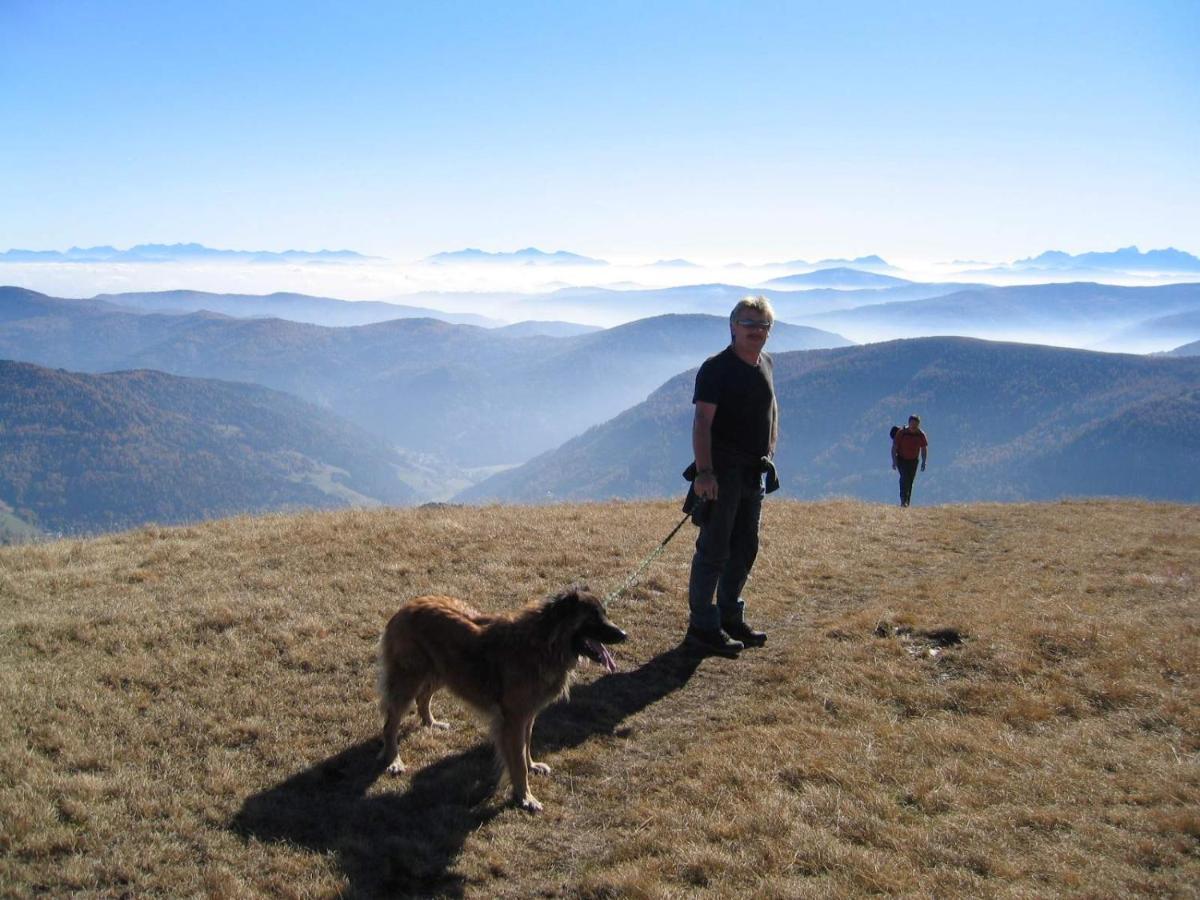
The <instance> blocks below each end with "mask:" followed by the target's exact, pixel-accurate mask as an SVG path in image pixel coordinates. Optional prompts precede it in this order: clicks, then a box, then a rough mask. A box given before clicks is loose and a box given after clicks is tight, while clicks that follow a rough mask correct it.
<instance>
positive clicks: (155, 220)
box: [0, 0, 1200, 260]
mask: <svg viewBox="0 0 1200 900" xmlns="http://www.w3.org/2000/svg"><path fill="white" fill-rule="evenodd" d="M343 7H344V8H343ZM835 7H837V8H835ZM1198 46H1200V3H1197V2H1193V0H1187V2H1152V0H1151V2H1146V0H1142V2H1126V3H1105V2H1062V3H1055V2H1040V3H1025V2H1007V3H1003V4H997V3H979V4H972V3H962V2H958V3H941V2H934V3H919V4H899V3H895V2H889V3H851V4H843V5H835V4H826V3H821V4H817V3H813V4H802V3H767V2H739V3H654V2H638V3H632V2H630V3H626V2H606V3H596V4H583V3H561V2H557V3H519V2H514V3H511V4H495V3H486V4H485V3H465V2H464V3H454V2H445V3H398V2H386V3H384V2H378V3H377V2H357V3H347V4H340V5H339V4H331V3H306V2H301V0H291V2H286V3H284V2H240V3H232V2H220V0H204V2H121V3H115V4H109V3H101V2H84V0H77V2H60V0H0V123H3V126H2V129H0V250H3V249H7V248H10V247H24V248H36V249H43V248H52V249H65V248H66V247H68V246H71V245H82V246H86V245H91V244H113V245H116V246H121V247H124V246H129V245H131V244H135V243H141V242H175V241H199V242H202V243H205V244H208V245H210V246H217V247H230V248H241V249H251V248H253V249H273V250H281V249H285V248H289V247H299V248H307V249H315V248H318V247H327V248H341V247H349V248H353V249H356V250H360V251H363V252H366V253H373V254H379V255H384V256H389V257H393V258H396V259H407V258H416V257H420V256H424V255H427V254H429V253H432V252H435V251H437V250H445V249H455V248H459V247H464V246H477V247H484V248H486V249H516V248H518V247H523V246H527V245H531V244H532V245H536V246H539V247H542V248H544V249H558V248H566V249H571V250H575V251H577V252H582V253H588V254H592V255H598V256H606V257H620V256H623V255H624V256H629V257H642V256H644V257H647V258H658V257H674V256H687V257H690V258H699V259H717V260H729V259H740V258H747V259H770V258H783V259H788V258H795V257H797V256H804V257H809V258H817V257H820V256H831V255H858V254H860V253H868V252H878V253H883V254H884V255H889V254H891V255H893V256H901V257H914V258H924V259H931V260H933V259H951V258H955V257H964V256H970V257H973V258H982V259H989V260H997V259H1011V258H1015V257H1019V256H1026V255H1030V254H1034V253H1037V252H1040V251H1041V250H1044V249H1049V248H1056V249H1064V250H1069V251H1073V252H1078V251H1083V250H1091V249H1113V248H1115V247H1117V246H1121V245H1126V244H1130V243H1137V244H1139V245H1140V246H1142V248H1143V249H1148V248H1150V247H1161V246H1166V245H1168V244H1170V245H1174V246H1177V247H1180V248H1182V249H1186V250H1190V251H1192V252H1200V213H1198V212H1197V210H1200V149H1198V148H1200V53H1198V52H1197V51H1196V48H1197V47H1198Z"/></svg>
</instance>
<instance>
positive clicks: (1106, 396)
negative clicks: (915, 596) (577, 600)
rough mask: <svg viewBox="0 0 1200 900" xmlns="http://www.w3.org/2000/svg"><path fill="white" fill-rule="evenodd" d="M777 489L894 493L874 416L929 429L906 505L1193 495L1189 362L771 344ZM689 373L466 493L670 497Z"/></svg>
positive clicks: (1197, 455) (1196, 424)
mask: <svg viewBox="0 0 1200 900" xmlns="http://www.w3.org/2000/svg"><path fill="white" fill-rule="evenodd" d="M775 363H776V365H775V384H776V390H777V392H778V395H779V401H780V406H781V422H782V428H781V436H780V442H779V451H778V459H777V461H778V463H779V468H780V475H781V478H782V480H783V486H784V489H785V492H786V493H785V495H790V496H793V497H803V498H815V497H828V496H853V497H860V498H863V499H869V500H882V501H886V502H892V501H893V500H894V499H896V497H897V490H896V478H895V474H894V473H893V472H892V471H891V469H890V460H889V448H890V441H889V440H888V427H889V426H890V425H891V424H893V423H900V424H902V423H903V421H904V420H905V419H906V418H907V417H908V415H909V414H910V413H917V414H919V415H921V416H922V418H923V420H924V425H925V428H926V430H927V431H928V433H929V437H930V442H931V447H930V466H929V470H928V471H927V472H926V473H925V474H924V475H922V476H920V477H919V478H918V482H917V488H916V494H915V496H916V498H917V502H947V501H954V502H957V501H969V500H1019V499H1041V498H1054V497H1062V496H1084V495H1089V496H1090V495H1117V496H1140V497H1153V498H1160V499H1173V500H1184V501H1194V500H1198V499H1200V470H1198V469H1197V466H1196V465H1195V460H1196V459H1200V358H1166V357H1154V358H1150V357H1141V356H1128V355H1120V354H1109V353H1093V352H1089V351H1085V350H1065V349H1060V348H1054V347H1041V346H1035V345H1028V344H1008V343H995V342H989V341H979V340H971V339H967V338H921V339H916V340H908V341H892V342H888V343H882V344H869V345H866V346H863V347H850V348H842V349H835V350H815V351H808V352H803V353H780V354H778V355H776V357H775ZM694 379H695V372H694V371H692V372H687V373H684V374H682V375H680V376H678V377H676V378H674V379H672V380H671V381H669V382H667V383H666V384H665V385H663V387H662V388H661V389H659V390H658V391H656V392H655V393H654V394H653V395H652V396H651V397H650V398H649V399H648V400H647V401H646V402H645V403H642V404H640V405H639V406H637V407H634V408H633V409H630V410H628V411H626V412H624V413H622V414H621V415H619V416H617V417H616V418H614V419H612V420H611V421H609V422H606V423H605V424H604V425H602V426H599V427H597V428H593V429H590V430H589V431H588V432H586V433H585V434H582V435H580V436H579V437H578V438H575V439H574V440H572V441H569V442H567V443H566V444H564V445H563V446H562V447H560V448H559V449H557V450H555V451H553V452H551V453H547V454H544V455H542V456H541V457H539V458H537V459H534V460H532V461H531V462H530V463H528V464H527V465H525V466H522V467H520V468H517V469H513V470H511V471H508V472H505V473H502V474H499V475H496V476H493V477H492V478H491V479H489V480H487V481H484V482H482V483H480V484H479V485H476V486H475V487H473V488H470V489H468V490H466V491H464V492H463V493H462V495H461V499H464V500H472V501H478V500H489V499H495V500H520V501H525V502H539V501H546V500H558V499H571V500H578V499H600V498H605V497H653V496H663V495H671V494H675V493H682V490H683V488H684V486H685V485H684V482H683V481H682V480H681V479H680V477H679V473H680V471H681V470H682V469H683V468H684V466H685V465H687V463H688V462H689V461H690V460H691V457H692V451H691V429H690V423H691V414H692V413H691V395H692V387H693V383H694Z"/></svg>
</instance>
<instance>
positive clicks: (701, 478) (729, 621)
mask: <svg viewBox="0 0 1200 900" xmlns="http://www.w3.org/2000/svg"><path fill="white" fill-rule="evenodd" d="M774 321H775V313H774V310H772V308H771V304H770V302H769V301H768V300H767V299H766V298H765V297H747V298H745V299H743V300H741V301H739V302H738V304H737V306H735V307H734V308H733V312H732V313H731V314H730V316H729V330H730V337H731V340H730V343H729V346H728V347H726V348H725V349H724V350H723V351H721V352H720V353H718V354H716V355H715V356H711V357H709V358H708V359H707V360H705V361H704V364H703V365H701V366H700V371H699V372H698V373H697V374H696V388H695V393H694V395H693V397H692V403H693V404H694V405H695V413H694V417H693V421H692V450H693V453H694V459H695V466H696V475H695V479H694V481H693V482H692V489H693V490H694V491H695V494H696V496H697V497H698V498H699V499H700V501H702V502H703V501H709V502H710V508H709V510H708V512H707V516H706V517H705V518H704V520H703V522H702V524H701V525H700V535H699V537H698V538H697V539H696V553H695V556H694V557H693V558H692V570H691V577H690V578H689V580H688V607H689V622H688V630H687V642H688V643H689V644H690V645H691V646H693V647H695V648H697V649H699V650H702V651H704V652H707V653H717V654H720V655H722V656H730V657H733V656H737V654H738V653H739V652H740V651H741V650H742V649H744V648H745V647H748V646H750V647H759V646H762V645H763V644H765V643H766V641H767V636H766V634H765V633H764V632H762V631H756V630H755V629H753V628H751V627H750V626H749V625H748V624H746V619H745V605H746V604H745V601H744V600H743V599H742V596H741V593H742V588H743V587H744V586H745V584H746V579H747V578H748V577H749V575H750V569H751V567H752V566H753V565H754V560H755V557H756V556H757V555H758V525H759V517H760V514H761V510H762V500H763V495H764V493H765V488H764V485H763V474H764V472H767V471H768V470H769V471H770V478H771V480H772V482H773V484H772V487H774V486H776V485H777V480H776V479H775V476H774V466H773V464H772V463H771V459H772V457H773V456H774V454H775V443H776V441H777V439H778V436H779V406H778V403H777V402H776V399H775V383H774V378H773V363H772V360H771V357H770V355H769V354H768V353H766V352H765V351H764V350H763V346H764V345H765V344H766V342H767V337H768V336H769V335H770V333H771V325H772V324H773V323H774ZM714 595H715V601H716V602H715V603H714Z"/></svg>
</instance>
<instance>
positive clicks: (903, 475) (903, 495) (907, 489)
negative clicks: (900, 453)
mask: <svg viewBox="0 0 1200 900" xmlns="http://www.w3.org/2000/svg"><path fill="white" fill-rule="evenodd" d="M917 465H918V462H917V460H915V459H900V458H899V457H897V459H896V468H898V469H899V470H900V505H901V506H908V504H909V502H910V501H911V500H912V486H913V482H914V481H915V480H916V478H917Z"/></svg>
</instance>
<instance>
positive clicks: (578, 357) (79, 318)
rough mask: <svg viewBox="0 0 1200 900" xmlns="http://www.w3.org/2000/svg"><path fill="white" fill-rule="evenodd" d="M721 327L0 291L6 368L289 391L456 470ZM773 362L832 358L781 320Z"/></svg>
mask: <svg viewBox="0 0 1200 900" xmlns="http://www.w3.org/2000/svg"><path fill="white" fill-rule="evenodd" d="M728 327H729V326H728V319H727V317H725V316H720V317H718V316H672V315H667V316H655V317H651V318H648V319H643V320H639V321H635V322H631V323H628V324H626V325H622V326H618V327H616V328H610V329H605V330H601V331H594V332H589V333H585V334H576V335H572V336H564V337H554V336H548V335H545V334H529V335H527V336H522V335H521V334H520V333H517V334H510V333H507V332H506V331H505V330H503V329H495V330H490V329H485V328H478V327H475V326H470V325H453V324H449V323H446V322H442V321H439V320H435V319H396V320H393V321H388V322H380V323H376V324H372V325H363V326H358V327H353V328H327V327H322V326H317V325H309V324H304V323H299V322H289V321H284V320H280V319H234V318H230V317H227V316H222V315H218V314H215V313H209V312H203V313H192V314H189V315H177V314H176V315H162V314H155V313H131V312H127V311H124V310H121V309H119V308H117V307H114V306H112V305H111V304H108V303H105V302H102V301H87V300H63V299H57V298H52V297H47V296H45V295H42V294H36V293H34V292H32V291H24V290H22V289H20V288H0V358H11V359H20V360H23V361H26V362H32V363H36V364H38V365H45V366H61V367H64V368H69V369H73V370H78V371H84V372H104V371H112V370H114V369H142V368H149V369H157V370H160V371H164V372H170V373H172V374H176V375H186V376H191V377H203V378H221V379H226V380H231V381H243V382H251V383H255V384H261V385H265V386H267V387H271V388H274V389H276V390H282V391H287V392H288V393H291V394H294V395H296V396H298V397H302V398H304V399H307V400H309V401H311V402H314V403H316V404H318V405H320V406H323V407H325V408H327V409H329V410H331V411H332V412H335V413H337V414H339V415H341V416H344V417H345V418H348V419H350V420H351V421H353V422H356V423H358V424H359V425H360V426H362V427H363V428H367V429H369V430H371V431H373V432H375V433H376V434H379V435H381V436H383V437H385V438H387V439H388V440H389V441H391V442H392V443H393V444H395V445H397V446H399V447H403V448H405V449H406V450H410V451H418V452H421V453H428V454H433V455H435V456H437V457H440V458H442V459H446V460H449V461H450V462H452V463H454V464H455V465H457V466H459V467H464V468H474V467H479V466H493V465H502V464H513V463H520V462H523V461H525V460H527V459H529V458H530V457H531V456H533V455H535V454H536V453H540V452H542V451H544V450H548V449H550V448H552V447H555V446H557V445H558V444H560V443H562V442H563V441H564V440H566V439H567V438H569V437H571V436H572V435H574V434H577V433H578V432H580V431H582V430H583V429H585V428H587V427H589V426H591V425H594V424H597V423H599V422H603V421H605V420H606V419H608V418H610V417H611V416H614V415H616V414H617V413H618V412H620V411H621V410H623V409H625V408H627V407H628V406H630V405H632V404H634V403H637V402H639V401H641V400H643V399H644V398H645V397H646V395H647V394H649V392H650V391H652V390H654V388H656V387H657V386H659V385H660V384H662V382H663V381H665V380H666V379H667V378H669V377H671V376H672V375H674V374H675V373H677V372H680V371H682V370H684V369H686V368H688V367H690V366H691V365H694V364H695V362H696V360H697V359H703V358H704V357H706V356H708V355H709V354H711V353H713V352H715V351H716V350H718V349H720V347H721V346H723V345H724V344H725V343H727V342H728V339H729V338H728V335H729V332H728ZM772 342H773V344H774V345H775V346H778V347H779V348H780V349H784V350H786V349H805V348H810V347H832V346H842V345H845V344H847V343H848V341H846V340H845V339H844V338H842V337H840V336H839V335H836V334H832V333H829V332H823V331H820V330H817V329H813V328H807V327H801V326H793V325H789V324H787V323H783V322H781V323H779V324H778V325H777V326H776V328H775V330H774V331H773V332H772Z"/></svg>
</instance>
